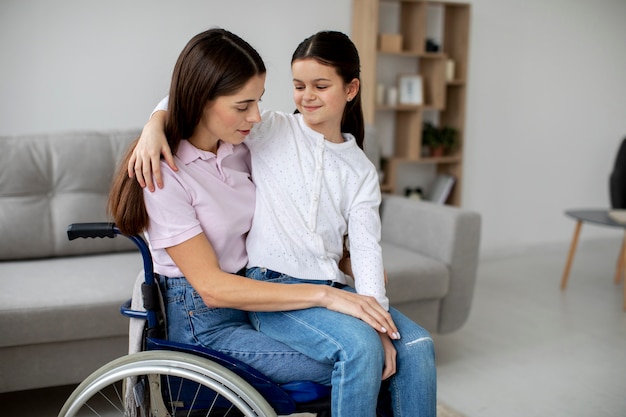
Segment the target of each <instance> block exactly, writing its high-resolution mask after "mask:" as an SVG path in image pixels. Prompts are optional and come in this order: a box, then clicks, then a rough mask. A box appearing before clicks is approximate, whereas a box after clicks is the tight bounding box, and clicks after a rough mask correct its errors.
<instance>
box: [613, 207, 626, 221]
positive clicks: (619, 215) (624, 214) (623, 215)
mask: <svg viewBox="0 0 626 417" xmlns="http://www.w3.org/2000/svg"><path fill="white" fill-rule="evenodd" d="M609 217H610V218H611V219H612V220H614V221H616V222H618V223H621V224H626V210H622V209H619V210H618V209H615V210H609Z"/></svg>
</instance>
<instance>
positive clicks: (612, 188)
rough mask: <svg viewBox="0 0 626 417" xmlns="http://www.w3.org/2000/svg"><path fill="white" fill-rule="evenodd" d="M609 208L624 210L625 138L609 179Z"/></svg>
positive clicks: (625, 195)
mask: <svg viewBox="0 0 626 417" xmlns="http://www.w3.org/2000/svg"><path fill="white" fill-rule="evenodd" d="M609 194H610V197H611V208H613V209H626V138H624V139H623V140H622V144H621V145H620V147H619V150H618V151H617V156H616V157H615V165H614V166H613V172H611V176H610V178H609Z"/></svg>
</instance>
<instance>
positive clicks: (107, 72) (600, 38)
mask: <svg viewBox="0 0 626 417" xmlns="http://www.w3.org/2000/svg"><path fill="white" fill-rule="evenodd" d="M356 1H358V0H356ZM470 3H472V7H473V9H472V22H471V39H470V45H471V46H470V68H469V70H470V73H469V87H468V89H469V94H468V112H467V125H466V128H467V132H466V144H467V145H466V146H467V147H466V149H465V155H466V159H465V161H466V163H465V168H464V179H465V181H464V186H463V206H464V207H466V208H470V209H473V210H477V211H479V212H481V213H482V215H483V242H482V251H483V254H487V255H488V254H498V253H508V252H512V251H517V250H523V249H524V248H526V247H528V246H530V245H536V244H552V243H559V242H566V241H568V240H569V239H570V237H571V233H572V231H573V225H574V224H573V222H572V221H571V220H569V219H566V218H565V216H564V215H563V210H565V209H566V208H570V207H594V206H606V205H608V185H607V181H608V175H609V172H610V170H611V165H612V163H613V158H614V154H615V151H616V149H617V146H618V144H619V142H620V140H621V138H622V137H624V136H626V76H625V74H626V48H624V46H623V42H624V39H626V25H623V18H624V16H626V2H624V1H623V0H598V1H595V2H590V1H588V0H550V1H544V0H527V1H519V0H472V1H470ZM350 7H351V1H350V0H316V1H314V2H312V1H304V0H268V1H263V2H261V1H258V0H229V1H216V0H213V1H211V0H205V1H201V0H185V1H184V2H173V1H166V0H151V1H148V0H134V1H125V0H109V1H106V2H96V1H87V0H56V1H47V0H2V1H1V2H0V135H6V134H18V133H39V132H48V131H62V130H74V129H117V128H128V127H140V126H142V125H143V123H144V121H145V120H146V117H147V115H148V113H149V111H150V110H151V109H152V107H153V106H154V104H155V103H156V102H157V101H158V99H159V98H161V97H162V96H163V95H164V94H165V93H166V92H167V89H168V85H169V78H170V75H171V70H172V67H173V65H174V62H175V60H176V58H177V56H178V54H179V52H180V50H181V49H182V48H183V46H184V44H185V43H186V42H187V41H188V40H189V38H191V36H193V35H195V34H196V33H198V32H200V31H202V30H204V29H206V28H209V27H212V26H221V27H224V28H226V29H229V30H232V31H233V32H235V33H237V34H239V35H241V36H242V37H243V38H244V39H246V40H248V41H249V42H250V43H251V44H253V46H255V47H256V48H257V49H258V50H259V52H260V53H261V55H262V56H263V57H264V59H265V61H266V65H267V67H268V82H267V93H266V95H265V97H264V102H265V105H266V106H267V107H270V108H276V109H280V110H286V111H290V110H291V109H292V108H293V106H292V103H291V85H290V73H289V61H290V56H291V52H292V51H293V49H294V48H295V47H296V46H297V44H298V42H299V41H301V40H302V39H303V38H304V37H306V36H308V35H310V34H312V33H314V32H316V31H318V30H321V29H329V28H330V29H336V30H341V31H345V32H349V31H350V25H351V17H350ZM270 9H271V10H270ZM0 169H2V168H1V167H0ZM613 234H618V235H619V232H618V231H615V230H610V229H602V228H598V227H595V228H594V227H587V228H585V229H584V230H583V237H582V238H583V239H586V238H590V237H597V236H608V235H613Z"/></svg>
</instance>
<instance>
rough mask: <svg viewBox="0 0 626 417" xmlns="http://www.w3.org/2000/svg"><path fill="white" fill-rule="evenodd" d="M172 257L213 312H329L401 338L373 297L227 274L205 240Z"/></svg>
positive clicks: (195, 241) (184, 247)
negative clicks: (221, 309)
mask: <svg viewBox="0 0 626 417" xmlns="http://www.w3.org/2000/svg"><path fill="white" fill-rule="evenodd" d="M167 253H168V255H169V256H170V257H171V258H172V260H173V261H174V262H175V263H176V265H178V267H179V268H180V270H181V271H182V273H183V274H184V276H185V277H186V278H187V280H188V281H189V283H190V284H191V285H192V286H193V287H194V288H195V289H196V291H198V293H199V294H200V296H201V297H202V299H203V300H204V302H205V304H206V305H207V306H210V307H216V308H217V307H223V308H236V309H239V310H247V311H286V310H298V309H304V308H310V307H324V308H328V309H329V310H333V311H337V312H340V313H344V314H348V315H350V316H353V317H356V318H358V319H361V320H363V321H364V322H366V323H367V324H369V325H370V326H372V327H373V328H374V329H375V330H377V331H378V332H381V333H386V334H387V335H389V337H391V338H393V339H399V338H400V335H399V334H398V329H397V327H396V325H395V324H394V322H393V320H392V318H391V315H390V314H389V313H388V312H387V311H386V310H385V309H384V308H382V307H381V306H380V304H378V302H377V301H376V299H374V298H373V297H367V296H362V295H358V294H354V293H351V292H348V291H343V290H340V289H337V288H333V287H330V286H326V285H314V284H276V283H269V282H263V281H256V280H253V279H250V278H245V277H241V276H239V275H233V274H228V273H226V272H223V271H222V270H221V269H220V267H219V263H218V260H217V257H216V255H215V252H214V251H213V248H212V246H211V244H210V243H209V241H208V239H207V238H206V236H205V235H204V234H199V235H197V236H195V237H193V238H191V239H189V240H187V241H185V242H183V243H181V244H179V245H176V246H172V247H170V248H168V249H167Z"/></svg>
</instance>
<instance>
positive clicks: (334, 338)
mask: <svg viewBox="0 0 626 417" xmlns="http://www.w3.org/2000/svg"><path fill="white" fill-rule="evenodd" d="M247 275H248V277H250V278H254V279H257V280H263V281H270V282H277V283H289V284H293V283H313V284H326V285H332V282H330V281H306V280H300V279H297V278H293V277H290V276H287V275H283V274H280V273H278V272H274V271H270V270H266V269H265V268H252V269H249V270H248V272H247ZM345 289H346V290H348V291H354V289H352V288H350V287H345ZM389 312H390V313H391V316H392V318H393V321H394V322H395V324H396V326H397V327H398V330H399V332H400V335H401V336H402V339H401V340H395V341H393V345H394V347H395V349H396V351H397V357H396V368H397V372H396V374H395V375H393V376H392V377H391V378H390V380H389V382H390V384H389V390H390V393H391V405H392V409H393V415H394V416H395V417H414V416H419V417H435V415H436V400H437V377H436V370H435V354H434V346H433V341H432V338H431V337H430V334H429V333H428V332H427V331H426V330H424V329H423V328H422V327H420V326H418V325H417V324H415V323H414V322H413V321H411V320H410V319H409V318H407V317H406V316H404V315H403V314H402V313H400V312H399V311H397V310H395V309H393V308H391V309H390V310H389ZM249 315H250V319H251V322H252V324H253V325H254V326H255V327H256V328H257V329H259V330H260V331H261V332H262V333H265V334H267V335H268V336H270V337H271V338H272V339H276V340H279V341H281V342H283V343H285V344H287V345H289V346H291V347H293V348H294V349H296V350H298V351H299V352H302V353H304V354H305V355H307V356H310V357H312V358H313V359H316V360H318V361H320V362H322V363H325V364H328V365H332V366H333V373H332V400H331V405H332V415H333V417H351V416H354V415H359V416H360V417H361V416H363V417H374V416H375V415H376V412H375V410H376V402H377V395H378V392H379V389H380V384H381V375H382V372H383V365H384V351H383V347H382V344H381V342H380V338H379V336H378V334H377V332H376V331H375V330H374V329H373V328H371V327H370V326H369V325H368V324H366V323H365V322H363V321H361V320H359V319H356V318H354V317H351V316H348V315H345V314H342V313H337V312H335V311H331V310H328V309H325V308H309V309H305V310H294V311H284V312H269V313H266V312H262V313H249Z"/></svg>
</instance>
